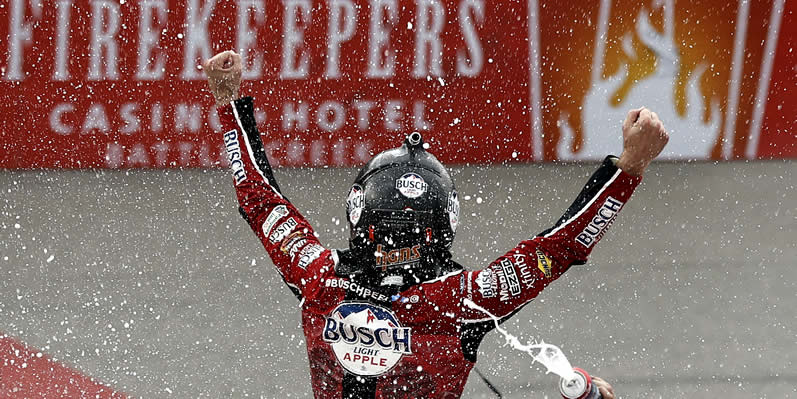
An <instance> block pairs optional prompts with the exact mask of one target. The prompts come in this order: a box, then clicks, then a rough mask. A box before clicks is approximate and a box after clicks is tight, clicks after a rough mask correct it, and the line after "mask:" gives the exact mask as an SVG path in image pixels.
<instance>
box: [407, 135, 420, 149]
mask: <svg viewBox="0 0 797 399" xmlns="http://www.w3.org/2000/svg"><path fill="white" fill-rule="evenodd" d="M407 145H409V146H410V147H418V146H421V145H423V137H422V136H421V134H420V133H418V132H412V133H410V134H409V135H408V136H407Z"/></svg>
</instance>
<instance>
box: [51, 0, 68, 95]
mask: <svg viewBox="0 0 797 399" xmlns="http://www.w3.org/2000/svg"><path fill="white" fill-rule="evenodd" d="M55 8H56V9H57V10H58V19H57V21H56V30H55V71H54V72H53V80H57V81H64V80H68V79H69V66H68V63H67V60H68V58H69V33H70V27H69V25H70V21H71V18H70V17H69V12H70V11H71V10H72V0H61V1H59V2H57V3H56V4H55Z"/></svg>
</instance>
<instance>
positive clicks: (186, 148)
mask: <svg viewBox="0 0 797 399" xmlns="http://www.w3.org/2000/svg"><path fill="white" fill-rule="evenodd" d="M177 149H178V150H179V151H180V158H179V159H180V164H181V165H188V162H189V161H190V160H191V150H193V149H194V143H191V142H188V141H181V142H180V143H179V144H178V145H177Z"/></svg>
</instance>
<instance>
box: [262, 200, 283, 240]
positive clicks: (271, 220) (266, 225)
mask: <svg viewBox="0 0 797 399" xmlns="http://www.w3.org/2000/svg"><path fill="white" fill-rule="evenodd" d="M285 216H288V207H286V206H285V205H277V206H275V207H274V209H272V210H271V213H269V214H268V216H267V217H266V221H265V222H263V234H265V235H267V236H268V235H269V234H271V229H273V228H274V225H275V224H277V222H279V221H280V219H282V218H284V217H285Z"/></svg>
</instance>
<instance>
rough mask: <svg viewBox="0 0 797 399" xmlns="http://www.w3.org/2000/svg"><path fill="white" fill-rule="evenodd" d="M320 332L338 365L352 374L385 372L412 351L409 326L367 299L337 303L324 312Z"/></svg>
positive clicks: (379, 373) (369, 374)
mask: <svg viewBox="0 0 797 399" xmlns="http://www.w3.org/2000/svg"><path fill="white" fill-rule="evenodd" d="M322 334H323V336H322V338H323V339H324V341H326V342H328V343H329V344H330V345H331V346H332V350H333V351H334V352H335V357H336V358H337V359H338V362H339V363H340V364H341V366H343V368H344V369H346V370H347V371H349V372H350V373H353V374H356V375H363V376H377V375H382V374H385V373H387V372H388V371H390V369H392V368H393V366H395V365H396V364H397V363H398V362H399V361H400V360H401V358H402V357H403V356H404V355H410V354H412V329H411V328H409V327H402V326H401V324H400V323H399V321H398V319H397V318H396V316H395V315H394V314H393V313H392V312H391V311H390V310H387V309H385V308H382V307H380V306H375V305H371V304H368V303H359V302H346V303H342V304H340V305H338V307H337V308H335V310H333V311H332V313H331V314H330V315H329V316H326V324H325V326H324V332H323V333H322Z"/></svg>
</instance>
